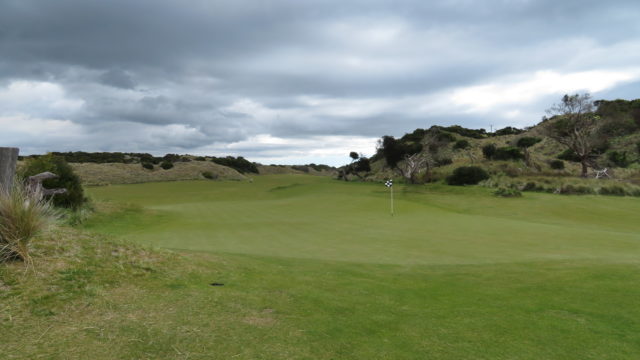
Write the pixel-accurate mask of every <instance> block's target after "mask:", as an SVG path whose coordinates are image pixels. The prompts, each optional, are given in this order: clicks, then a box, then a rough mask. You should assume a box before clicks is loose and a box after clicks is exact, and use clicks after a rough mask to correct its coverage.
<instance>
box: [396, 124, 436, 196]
mask: <svg viewBox="0 0 640 360" xmlns="http://www.w3.org/2000/svg"><path fill="white" fill-rule="evenodd" d="M421 144H422V151H420V152H418V153H415V154H412V155H405V157H404V161H403V162H402V163H401V164H399V165H398V169H399V170H400V173H401V174H402V176H403V177H404V178H405V179H406V180H407V181H408V182H409V183H411V184H415V183H417V182H418V174H419V173H420V172H422V171H423V170H424V175H425V176H424V178H425V180H426V181H429V180H430V179H431V172H432V170H433V168H434V167H436V166H437V164H438V159H439V158H440V157H441V156H442V155H443V154H442V149H443V148H444V146H443V145H445V144H447V141H444V140H442V138H441V137H440V136H439V134H438V132H436V131H433V132H430V133H428V134H427V135H425V137H424V138H423V139H422V142H421Z"/></svg>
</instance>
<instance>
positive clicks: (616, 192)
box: [598, 185, 626, 196]
mask: <svg viewBox="0 0 640 360" xmlns="http://www.w3.org/2000/svg"><path fill="white" fill-rule="evenodd" d="M598 193H599V194H600V195H613V196H625V195H626V191H625V190H624V188H623V187H622V186H619V185H609V186H603V187H601V188H600V191H598Z"/></svg>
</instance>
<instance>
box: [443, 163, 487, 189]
mask: <svg viewBox="0 0 640 360" xmlns="http://www.w3.org/2000/svg"><path fill="white" fill-rule="evenodd" d="M488 178H489V174H488V173H487V172H486V171H485V170H484V169H483V168H481V167H478V166H462V167H459V168H457V169H455V170H454V171H453V174H451V175H450V176H448V177H447V184H449V185H475V184H477V183H479V182H480V181H482V180H486V179H488Z"/></svg>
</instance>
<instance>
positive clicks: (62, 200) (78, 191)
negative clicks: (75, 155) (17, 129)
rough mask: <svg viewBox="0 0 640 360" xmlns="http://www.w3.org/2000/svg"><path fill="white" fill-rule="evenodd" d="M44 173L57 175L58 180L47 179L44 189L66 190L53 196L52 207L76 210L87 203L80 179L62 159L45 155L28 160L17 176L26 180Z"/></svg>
mask: <svg viewBox="0 0 640 360" xmlns="http://www.w3.org/2000/svg"><path fill="white" fill-rule="evenodd" d="M46 171H49V172H52V173H54V174H56V175H58V178H56V179H48V180H45V181H44V182H43V183H42V185H43V186H44V187H45V188H46V189H59V188H64V189H67V192H66V193H64V194H56V195H54V196H53V198H52V201H53V205H55V206H59V207H66V208H72V209H77V208H79V207H80V206H82V204H84V203H85V202H86V201H87V199H86V198H85V196H84V190H83V189H82V184H81V182H80V178H79V177H78V176H77V175H76V174H75V173H74V172H73V169H72V168H71V166H70V165H69V164H68V163H67V162H66V161H65V159H64V158H63V157H60V156H55V155H53V154H47V155H43V156H40V157H38V158H29V159H27V160H26V161H25V164H24V166H22V167H21V168H20V170H19V175H20V176H21V177H23V178H25V179H26V178H27V177H29V176H33V175H37V174H40V173H43V172H46Z"/></svg>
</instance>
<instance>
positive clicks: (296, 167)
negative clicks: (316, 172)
mask: <svg viewBox="0 0 640 360" xmlns="http://www.w3.org/2000/svg"><path fill="white" fill-rule="evenodd" d="M291 168H292V169H293V170H298V171H302V172H304V173H308V172H309V167H308V166H306V165H292V166H291Z"/></svg>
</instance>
